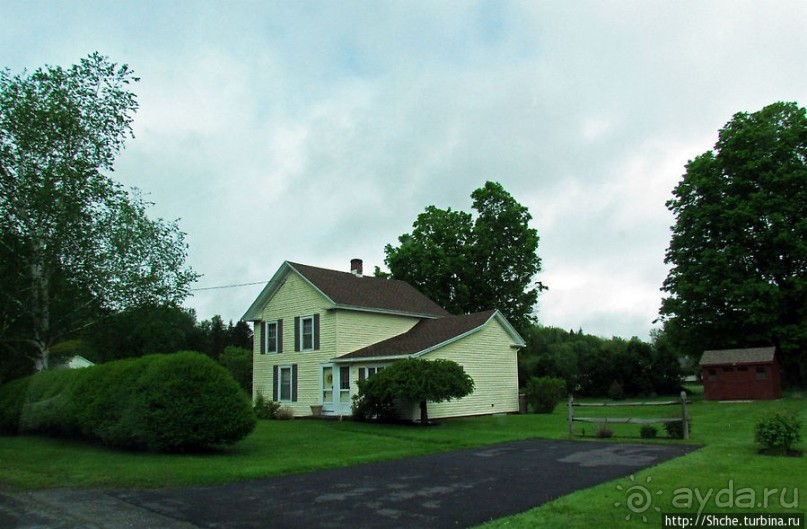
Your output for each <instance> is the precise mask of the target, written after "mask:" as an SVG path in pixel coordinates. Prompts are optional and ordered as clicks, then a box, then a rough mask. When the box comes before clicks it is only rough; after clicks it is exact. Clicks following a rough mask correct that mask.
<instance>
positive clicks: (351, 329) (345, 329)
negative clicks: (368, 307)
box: [336, 310, 420, 355]
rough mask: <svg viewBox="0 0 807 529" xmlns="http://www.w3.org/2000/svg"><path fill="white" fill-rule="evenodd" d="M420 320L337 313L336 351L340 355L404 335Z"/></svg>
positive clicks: (386, 315)
mask: <svg viewBox="0 0 807 529" xmlns="http://www.w3.org/2000/svg"><path fill="white" fill-rule="evenodd" d="M419 321H420V320H419V319H418V318H412V317H407V316H395V315H391V314H377V313H372V312H363V311H354V310H339V311H336V350H337V353H338V354H339V355H343V354H347V353H350V352H352V351H356V350H357V349H361V348H362V347H367V346H368V345H372V344H374V343H378V342H380V341H382V340H386V339H387V338H392V337H393V336H398V335H399V334H403V333H405V332H406V331H408V330H409V329H411V328H412V327H414V326H415V324H416V323H417V322H419Z"/></svg>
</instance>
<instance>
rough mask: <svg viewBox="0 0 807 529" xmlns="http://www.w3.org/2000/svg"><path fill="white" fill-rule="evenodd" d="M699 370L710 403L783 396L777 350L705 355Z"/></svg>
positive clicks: (725, 351)
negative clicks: (701, 371) (701, 372)
mask: <svg viewBox="0 0 807 529" xmlns="http://www.w3.org/2000/svg"><path fill="white" fill-rule="evenodd" d="M700 366H701V369H702V370H703V394H704V397H706V399H707V400H760V399H778V398H779V397H780V396H781V395H782V389H781V385H780V380H779V366H778V365H777V363H776V348H775V347H756V348H752V349H723V350H720V351H704V352H703V357H701V361H700Z"/></svg>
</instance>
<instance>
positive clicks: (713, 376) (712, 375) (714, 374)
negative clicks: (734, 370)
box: [709, 369, 717, 382]
mask: <svg viewBox="0 0 807 529" xmlns="http://www.w3.org/2000/svg"><path fill="white" fill-rule="evenodd" d="M709 380H710V381H711V382H714V381H715V380H717V369H710V370H709Z"/></svg>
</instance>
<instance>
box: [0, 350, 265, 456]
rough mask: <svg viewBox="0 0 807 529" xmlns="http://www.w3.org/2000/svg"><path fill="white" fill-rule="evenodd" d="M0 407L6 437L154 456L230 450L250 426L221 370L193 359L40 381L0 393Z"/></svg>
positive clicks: (158, 358) (247, 408) (238, 393)
mask: <svg viewBox="0 0 807 529" xmlns="http://www.w3.org/2000/svg"><path fill="white" fill-rule="evenodd" d="M0 402H2V403H8V404H9V405H10V408H9V409H11V410H12V411H11V412H6V411H4V412H3V414H2V415H0V420H1V421H2V423H0V427H2V428H3V430H4V431H6V432H13V431H15V430H16V431H21V432H38V433H48V434H63V435H65V434H66V435H80V436H83V437H87V438H91V439H97V440H100V441H101V442H103V443H104V444H107V445H110V446H116V447H120V448H127V449H143V450H153V451H159V452H178V451H191V450H200V449H206V448H211V447H216V446H221V445H226V444H231V443H234V442H236V441H238V440H240V439H243V438H244V437H246V436H247V435H248V434H249V433H250V432H251V431H252V430H253V429H254V428H255V424H256V418H255V414H254V413H253V412H252V404H251V402H250V400H249V398H248V397H247V396H246V395H245V394H244V392H243V391H242V390H241V388H240V387H239V386H238V384H237V383H236V382H235V381H234V380H233V378H232V377H231V376H230V375H229V373H228V372H227V370H226V369H224V368H223V367H222V366H220V365H218V364H217V363H216V362H214V361H213V360H212V359H210V358H208V357H206V356H204V355H201V354H199V353H195V352H182V353H176V354H172V355H152V356H145V357H142V358H135V359H129V360H120V361H116V362H109V363H107V364H101V365H98V366H93V367H89V368H85V369H78V370H63V371H48V372H44V373H39V374H37V375H34V376H31V377H28V378H27V379H24V380H22V381H17V382H15V383H14V384H13V385H12V384H9V385H8V386H3V388H0ZM4 409H5V407H4ZM15 410H18V411H15ZM15 417H16V419H15Z"/></svg>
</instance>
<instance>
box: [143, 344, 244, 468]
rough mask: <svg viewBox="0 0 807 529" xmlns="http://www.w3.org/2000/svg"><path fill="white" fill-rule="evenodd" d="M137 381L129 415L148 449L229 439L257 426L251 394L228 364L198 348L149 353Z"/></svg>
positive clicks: (219, 442) (179, 448) (170, 449)
mask: <svg viewBox="0 0 807 529" xmlns="http://www.w3.org/2000/svg"><path fill="white" fill-rule="evenodd" d="M138 386H139V388H138V389H139V390H140V392H139V393H138V394H137V395H134V396H133V406H134V407H135V409H136V413H133V414H132V416H131V420H132V421H133V424H136V425H137V427H138V429H139V430H140V431H142V432H143V436H142V437H143V441H144V443H145V445H146V446H147V447H148V448H149V449H150V450H155V451H159V452H175V451H186V450H195V449H199V448H206V447H211V446H218V445H225V444H231V443H234V442H236V441H238V440H240V439H243V438H244V437H246V436H247V435H249V433H250V432H252V430H253V429H254V428H255V424H256V418H255V414H254V413H253V411H252V403H251V402H250V400H249V397H247V395H246V394H245V393H244V392H243V390H242V389H241V387H240V386H239V385H238V383H237V382H236V381H235V380H234V379H233V378H232V377H231V376H230V373H229V372H228V371H227V370H226V369H225V368H223V367H222V366H220V365H218V364H217V363H216V362H214V361H213V360H212V359H210V358H208V357H206V356H204V355H201V354H199V353H195V352H191V351H185V352H181V353H176V354H172V355H157V356H154V357H151V358H149V362H148V365H147V367H146V369H145V370H144V371H143V374H142V375H141V376H140V378H139V379H138Z"/></svg>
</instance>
